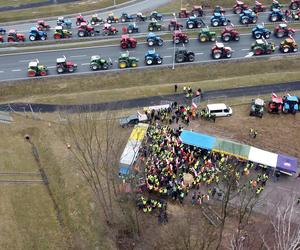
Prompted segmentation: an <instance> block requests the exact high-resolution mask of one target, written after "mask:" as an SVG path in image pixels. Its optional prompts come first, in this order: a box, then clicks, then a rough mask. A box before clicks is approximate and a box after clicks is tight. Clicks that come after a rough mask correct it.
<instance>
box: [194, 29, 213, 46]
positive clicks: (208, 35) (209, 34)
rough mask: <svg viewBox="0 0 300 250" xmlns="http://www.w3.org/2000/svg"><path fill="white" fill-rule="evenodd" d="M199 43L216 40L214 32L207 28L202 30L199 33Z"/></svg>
mask: <svg viewBox="0 0 300 250" xmlns="http://www.w3.org/2000/svg"><path fill="white" fill-rule="evenodd" d="M198 37H199V41H200V42H201V43H205V42H208V41H211V42H215V41H216V39H217V35H216V32H214V31H210V30H209V28H208V27H206V28H202V29H201V30H200V32H199V35H198Z"/></svg>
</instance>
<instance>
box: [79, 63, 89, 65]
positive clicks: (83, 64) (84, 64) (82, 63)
mask: <svg viewBox="0 0 300 250" xmlns="http://www.w3.org/2000/svg"><path fill="white" fill-rule="evenodd" d="M89 64H90V63H82V64H81V65H89Z"/></svg>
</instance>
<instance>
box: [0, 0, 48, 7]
mask: <svg viewBox="0 0 300 250" xmlns="http://www.w3.org/2000/svg"><path fill="white" fill-rule="evenodd" d="M41 2H47V0H10V1H7V0H0V7H2V6H18V5H21V4H28V3H41Z"/></svg>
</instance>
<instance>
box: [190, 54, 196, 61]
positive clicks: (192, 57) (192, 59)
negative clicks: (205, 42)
mask: <svg viewBox="0 0 300 250" xmlns="http://www.w3.org/2000/svg"><path fill="white" fill-rule="evenodd" d="M188 60H189V62H193V61H194V60H195V56H194V55H193V54H189V56H188Z"/></svg>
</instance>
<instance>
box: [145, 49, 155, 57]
mask: <svg viewBox="0 0 300 250" xmlns="http://www.w3.org/2000/svg"><path fill="white" fill-rule="evenodd" d="M154 55H155V49H149V50H148V51H147V53H146V54H145V56H154Z"/></svg>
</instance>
